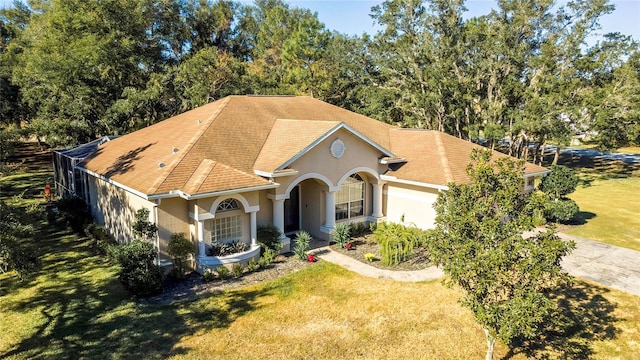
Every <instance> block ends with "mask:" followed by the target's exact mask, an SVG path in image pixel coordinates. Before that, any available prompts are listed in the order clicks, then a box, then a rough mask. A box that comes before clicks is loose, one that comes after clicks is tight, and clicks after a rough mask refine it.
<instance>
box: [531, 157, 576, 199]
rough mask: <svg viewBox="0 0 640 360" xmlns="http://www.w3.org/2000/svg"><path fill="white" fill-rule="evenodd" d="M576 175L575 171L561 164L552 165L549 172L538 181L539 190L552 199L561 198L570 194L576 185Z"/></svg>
mask: <svg viewBox="0 0 640 360" xmlns="http://www.w3.org/2000/svg"><path fill="white" fill-rule="evenodd" d="M578 182H579V179H578V176H577V175H576V174H575V172H574V171H573V170H572V169H570V168H568V167H566V166H561V165H552V166H551V172H550V173H549V174H548V175H547V176H545V177H544V178H543V179H542V181H541V182H540V187H539V188H540V190H541V191H542V192H544V193H545V194H547V195H549V197H550V198H551V199H553V200H558V199H563V198H564V197H565V196H566V195H568V194H571V193H572V192H574V191H575V190H576V187H577V186H578Z"/></svg>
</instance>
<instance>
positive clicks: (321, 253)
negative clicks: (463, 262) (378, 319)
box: [313, 247, 444, 282]
mask: <svg viewBox="0 0 640 360" xmlns="http://www.w3.org/2000/svg"><path fill="white" fill-rule="evenodd" d="M313 253H314V254H315V255H316V256H317V257H319V258H320V259H322V260H325V261H328V262H330V263H334V264H336V265H340V266H342V267H343V268H345V269H347V270H351V271H353V272H356V273H358V274H360V275H363V276H367V277H372V278H376V279H389V280H395V281H406V282H417V281H428V280H434V279H438V278H441V277H443V276H444V273H443V272H442V270H440V269H438V268H437V267H435V266H431V267H428V268H426V269H423V270H414V271H394V270H384V269H378V268H376V267H373V266H371V265H367V264H365V263H363V262H362V261H359V260H356V259H354V258H352V257H350V256H347V255H343V254H340V253H339V252H336V251H333V250H331V248H329V247H321V248H318V249H315V250H314V252H313Z"/></svg>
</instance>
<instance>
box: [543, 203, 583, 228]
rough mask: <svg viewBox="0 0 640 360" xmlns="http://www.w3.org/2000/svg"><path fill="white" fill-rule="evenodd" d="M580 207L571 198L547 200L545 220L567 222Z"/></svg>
mask: <svg viewBox="0 0 640 360" xmlns="http://www.w3.org/2000/svg"><path fill="white" fill-rule="evenodd" d="M579 211H580V208H579V207H578V204H576V202H575V201H573V200H571V199H561V200H549V201H547V203H546V204H545V209H544V214H545V217H546V218H547V220H549V221H554V222H560V223H567V222H569V221H571V219H573V218H574V217H575V216H576V215H577V214H578V212H579Z"/></svg>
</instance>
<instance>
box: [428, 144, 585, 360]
mask: <svg viewBox="0 0 640 360" xmlns="http://www.w3.org/2000/svg"><path fill="white" fill-rule="evenodd" d="M491 154H492V153H491V151H489V150H474V152H473V153H472V156H471V159H472V163H471V164H470V165H469V166H468V167H467V173H468V174H469V176H470V178H471V183H470V184H455V183H450V184H449V189H448V190H447V191H444V192H441V193H440V194H439V196H438V200H437V201H436V204H435V209H436V214H437V215H436V228H435V230H434V233H433V239H432V242H431V244H430V246H429V247H430V250H431V258H432V260H433V261H434V263H435V264H437V265H439V266H441V267H442V269H443V270H444V272H445V273H446V274H447V275H448V276H449V280H448V281H447V283H448V284H449V285H450V286H451V285H457V286H459V287H460V288H462V290H463V292H464V296H463V298H462V300H461V302H462V304H463V305H464V306H466V307H468V308H469V309H470V310H471V312H472V313H473V315H474V317H475V319H476V321H477V322H478V323H479V324H480V325H481V326H482V328H483V329H484V332H485V337H486V340H487V354H486V358H487V359H491V358H492V357H493V348H494V345H495V341H496V340H497V339H500V340H502V341H503V342H505V343H507V344H509V342H510V340H512V339H514V338H515V337H519V336H524V337H532V336H534V335H535V334H536V333H537V332H539V331H540V329H541V328H542V327H541V326H540V325H541V324H543V323H544V322H545V320H546V319H548V317H549V316H550V314H551V312H552V310H553V309H554V308H555V307H556V306H557V304H556V303H555V302H554V300H552V299H551V298H550V297H549V291H550V290H552V289H555V288H556V287H557V286H559V285H561V284H563V283H565V282H566V281H567V280H569V276H568V275H567V274H565V273H563V272H562V270H561V268H560V260H561V258H562V257H563V256H565V255H567V254H568V253H569V252H570V251H571V250H572V249H573V248H574V246H575V245H574V244H573V243H567V242H564V241H562V240H561V239H559V238H558V236H556V234H555V229H553V228H548V229H546V230H545V231H543V232H541V233H539V234H537V235H535V236H532V237H529V238H525V237H523V236H522V233H523V231H527V230H531V229H532V228H533V218H534V216H533V215H534V211H535V210H536V208H537V207H538V204H537V203H536V202H534V201H532V199H531V197H530V194H527V193H524V192H523V191H522V189H523V188H524V183H523V165H524V163H523V162H522V161H517V162H516V161H513V160H511V159H510V158H506V157H502V158H497V159H493V160H492V156H491Z"/></svg>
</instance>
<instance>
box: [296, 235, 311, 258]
mask: <svg viewBox="0 0 640 360" xmlns="http://www.w3.org/2000/svg"><path fill="white" fill-rule="evenodd" d="M311 239H312V237H311V234H309V233H308V232H306V231H298V232H297V233H296V245H295V246H294V248H293V253H294V254H295V255H296V257H297V258H298V259H300V260H306V259H307V250H309V243H310V242H311Z"/></svg>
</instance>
